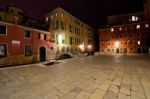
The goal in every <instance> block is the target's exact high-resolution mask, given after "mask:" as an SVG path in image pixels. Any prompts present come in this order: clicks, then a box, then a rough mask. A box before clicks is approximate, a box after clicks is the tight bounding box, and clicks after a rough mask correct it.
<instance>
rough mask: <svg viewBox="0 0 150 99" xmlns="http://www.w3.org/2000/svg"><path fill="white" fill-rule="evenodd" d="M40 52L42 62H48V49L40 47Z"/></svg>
mask: <svg viewBox="0 0 150 99" xmlns="http://www.w3.org/2000/svg"><path fill="white" fill-rule="evenodd" d="M39 52H40V62H43V61H45V60H46V48H45V47H40V49H39Z"/></svg>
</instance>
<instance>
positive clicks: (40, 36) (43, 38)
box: [38, 33, 47, 40]
mask: <svg viewBox="0 0 150 99" xmlns="http://www.w3.org/2000/svg"><path fill="white" fill-rule="evenodd" d="M38 38H39V39H40V40H46V38H47V37H46V34H42V33H39V35H38Z"/></svg>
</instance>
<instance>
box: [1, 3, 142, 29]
mask: <svg viewBox="0 0 150 99" xmlns="http://www.w3.org/2000/svg"><path fill="white" fill-rule="evenodd" d="M8 1H11V2H14V3H15V4H16V5H17V6H18V7H20V8H22V9H24V10H25V11H26V13H27V15H28V16H30V17H32V18H35V19H43V20H44V15H46V14H47V13H48V12H50V11H52V10H53V9H55V8H56V7H58V6H60V7H62V8H63V9H65V10H66V11H68V12H69V13H70V14H72V15H73V16H75V17H77V18H78V19H80V20H81V21H83V22H85V23H88V24H89V25H90V26H92V27H93V28H95V29H98V28H99V27H100V26H103V25H105V24H106V23H107V20H106V19H107V16H108V15H115V14H124V13H132V12H138V11H142V10H143V1H142V0H0V8H3V9H4V8H5V7H6V6H7V5H8Z"/></svg>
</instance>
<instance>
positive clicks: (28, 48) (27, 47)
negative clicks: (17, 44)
mask: <svg viewBox="0 0 150 99" xmlns="http://www.w3.org/2000/svg"><path fill="white" fill-rule="evenodd" d="M31 55H32V48H31V45H25V56H31Z"/></svg>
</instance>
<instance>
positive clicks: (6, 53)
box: [0, 43, 8, 58]
mask: <svg viewBox="0 0 150 99" xmlns="http://www.w3.org/2000/svg"><path fill="white" fill-rule="evenodd" d="M0 45H5V55H4V56H1V55H0V58H4V57H7V56H8V46H7V44H6V43H0Z"/></svg>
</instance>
